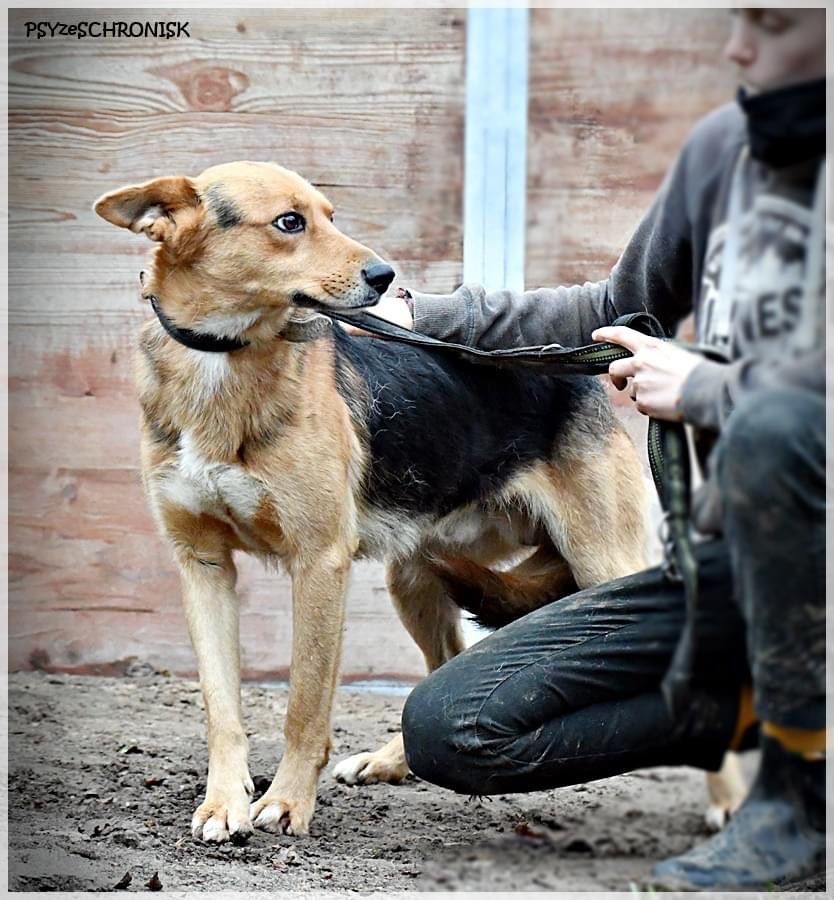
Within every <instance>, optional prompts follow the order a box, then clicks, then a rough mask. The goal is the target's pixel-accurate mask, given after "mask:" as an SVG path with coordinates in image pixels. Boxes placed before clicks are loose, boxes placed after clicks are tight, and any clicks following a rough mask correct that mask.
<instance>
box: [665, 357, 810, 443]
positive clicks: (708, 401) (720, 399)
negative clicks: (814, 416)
mask: <svg viewBox="0 0 834 900" xmlns="http://www.w3.org/2000/svg"><path fill="white" fill-rule="evenodd" d="M786 388H788V389H789V388H799V389H803V390H808V391H815V392H816V393H820V394H824V393H825V350H818V351H814V352H813V353H809V354H807V355H806V356H804V357H803V358H802V359H795V360H790V361H787V362H782V363H775V362H772V361H768V360H763V359H754V358H753V357H749V356H746V357H742V358H741V359H737V360H735V361H733V362H731V363H718V362H712V361H711V360H704V362H702V363H699V364H698V365H697V366H695V368H694V369H693V370H692V371H691V372H690V373H689V377H688V378H687V379H686V381H685V382H684V385H683V390H682V392H681V414H682V415H683V418H684V421H686V422H689V423H691V424H692V425H696V426H697V427H699V428H706V429H709V430H711V431H720V430H721V428H723V426H724V423H725V422H726V421H727V418H728V417H729V415H730V413H731V412H732V411H733V409H735V407H736V406H737V405H738V404H739V402H740V401H741V400H742V399H744V398H745V397H746V396H747V395H749V394H753V393H756V392H758V391H765V390H780V389H786Z"/></svg>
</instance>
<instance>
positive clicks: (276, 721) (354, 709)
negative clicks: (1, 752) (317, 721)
mask: <svg viewBox="0 0 834 900" xmlns="http://www.w3.org/2000/svg"><path fill="white" fill-rule="evenodd" d="M140 671H141V668H140ZM286 700H287V690H286V686H284V685H269V686H257V685H246V686H244V690H243V702H244V710H245V715H246V722H247V727H248V728H249V729H250V742H251V751H252V752H251V764H250V767H251V771H252V774H253V776H254V777H255V783H256V785H258V784H259V777H267V776H268V777H270V778H271V775H272V774H273V772H274V768H275V766H276V764H277V761H278V759H279V756H280V751H281V725H282V722H283V713H284V710H285V709H286ZM402 703H403V696H402V695H399V696H398V695H396V694H394V693H388V694H380V693H376V692H372V691H368V690H357V689H347V688H342V689H341V690H340V691H339V693H338V695H337V702H336V709H335V714H334V727H335V733H334V742H335V747H334V753H333V756H332V759H331V763H330V765H329V766H328V768H327V769H326V770H325V772H324V773H323V775H322V780H321V783H320V787H319V800H318V809H317V813H316V816H315V818H314V821H313V826H312V833H311V835H310V836H308V837H304V838H291V837H279V836H275V835H271V834H267V833H264V832H256V834H255V835H254V837H253V838H252V839H251V840H250V841H249V843H248V844H247V845H246V846H243V847H237V846H232V845H230V844H226V845H222V846H216V845H205V844H200V843H198V842H196V841H195V840H193V839H192V838H191V835H190V831H189V822H190V819H191V814H192V812H193V809H194V807H195V806H196V805H197V803H198V802H199V800H200V799H202V791H203V785H204V777H205V775H204V773H205V767H206V745H205V739H204V725H203V711H202V701H201V698H200V694H199V691H198V687H197V683H196V681H192V680H188V679H182V678H177V677H171V676H168V675H165V674H158V673H154V674H144V675H143V674H139V675H138V676H137V677H132V678H122V679H115V678H95V677H83V676H66V675H50V674H45V673H40V672H35V673H26V674H15V675H12V676H10V680H9V769H10V780H9V841H10V843H9V887H10V888H11V889H12V890H27V891H40V890H65V891H68V890H108V889H112V888H113V887H115V886H116V885H117V884H118V883H119V882H120V881H121V880H122V879H123V878H124V879H126V878H127V877H128V875H129V876H130V883H129V887H128V890H146V889H147V885H148V883H149V882H150V881H151V879H152V878H153V877H154V875H155V873H156V877H157V879H158V882H157V883H154V884H152V885H151V887H152V888H153V887H157V888H158V887H159V885H160V884H161V888H162V889H164V890H195V889H196V890H200V889H202V890H221V889H222V890H264V889H271V890H305V889H318V890H322V889H324V890H327V889H333V890H361V891H363V892H365V891H375V890H385V891H402V890H493V891H501V890H521V889H528V890H562V891H568V890H570V891H573V890H576V891H581V890H628V889H629V886H630V885H631V884H632V883H633V884H639V883H640V882H641V879H643V878H645V876H646V875H647V873H648V872H649V869H650V867H651V864H652V863H653V862H654V861H655V860H657V859H659V858H662V857H665V856H668V855H670V854H674V853H678V852H680V851H682V850H684V849H686V848H687V847H688V846H689V845H690V844H692V843H693V842H695V841H699V840H703V839H704V837H705V830H704V827H703V825H702V813H703V809H704V805H705V796H706V795H705V788H704V784H703V776H702V775H701V774H700V773H697V772H695V771H693V770H688V769H655V770H650V771H645V772H639V773H634V774H631V775H624V776H620V777H617V778H611V779H607V780H605V781H600V782H594V783H591V784H587V785H578V786H575V787H568V788H562V789H560V790H555V791H549V792H541V793H536V794H527V795H512V796H497V797H494V798H492V799H490V800H484V801H483V802H478V801H477V800H470V799H468V798H466V797H463V796H461V795H458V794H454V793H451V792H448V791H444V790H442V789H440V788H435V787H434V786H432V785H429V784H426V783H424V782H421V781H418V780H417V779H415V778H410V779H409V780H408V782H407V783H405V784H404V785H400V786H390V785H373V786H369V787H363V788H350V787H346V786H344V785H340V784H338V783H336V782H335V781H334V779H333V777H332V775H331V774H330V770H331V768H332V765H333V762H334V761H336V760H338V759H340V758H342V757H343V756H345V755H348V754H350V753H353V752H358V751H361V750H370V749H374V748H375V747H376V746H378V745H379V744H380V743H382V742H383V741H385V740H387V739H388V738H389V737H390V734H391V732H394V731H396V730H398V722H399V715H400V710H401V708H402ZM750 763H751V761H750V760H749V759H748V760H746V761H745V767H746V768H747V769H749V767H750Z"/></svg>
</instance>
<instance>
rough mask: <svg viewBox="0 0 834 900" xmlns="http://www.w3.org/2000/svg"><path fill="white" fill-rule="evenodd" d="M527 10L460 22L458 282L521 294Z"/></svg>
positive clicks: (471, 13) (487, 13) (473, 15)
mask: <svg viewBox="0 0 834 900" xmlns="http://www.w3.org/2000/svg"><path fill="white" fill-rule="evenodd" d="M528 19H529V11H528V10H527V9H473V8H470V9H469V10H468V12H467V20H466V139H465V161H464V204H463V206H464V214H463V278H464V281H466V282H474V283H476V284H482V285H483V286H484V287H486V288H487V289H488V290H495V289H500V288H512V289H514V290H523V289H524V247H525V235H524V230H525V201H526V189H527V59H528V50H527V47H528V30H529V27H528Z"/></svg>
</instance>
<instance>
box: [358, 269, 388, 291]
mask: <svg viewBox="0 0 834 900" xmlns="http://www.w3.org/2000/svg"><path fill="white" fill-rule="evenodd" d="M395 274H396V273H395V272H394V270H393V269H392V268H391V266H386V265H385V263H376V264H375V265H373V266H368V268H367V269H362V277H363V278H364V279H365V281H367V282H368V284H369V285H370V286H371V287H372V288H373V289H374V290H375V291H378V292H379V293H380V294H384V293H385V292H386V291H387V290H388V285H389V284H391V282H392V281H393V280H394V275H395Z"/></svg>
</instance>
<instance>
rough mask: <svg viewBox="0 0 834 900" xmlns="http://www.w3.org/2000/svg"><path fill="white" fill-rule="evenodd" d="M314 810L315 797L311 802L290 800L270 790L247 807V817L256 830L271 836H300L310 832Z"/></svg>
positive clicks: (278, 792)
mask: <svg viewBox="0 0 834 900" xmlns="http://www.w3.org/2000/svg"><path fill="white" fill-rule="evenodd" d="M315 808H316V798H315V795H313V797H312V799H311V800H290V799H287V798H286V797H282V796H281V793H280V791H276V790H273V789H272V788H270V789H269V790H268V791H267V792H266V793H265V794H264V795H263V797H261V798H260V800H256V801H255V802H254V803H253V804H252V805H251V806H250V807H249V815H250V817H251V819H252V822H253V823H254V824H255V827H256V828H262V829H263V830H264V831H270V832H272V833H273V834H293V835H302V834H308V833H309V831H310V820H311V819H312V818H313V811H314V810H315Z"/></svg>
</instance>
